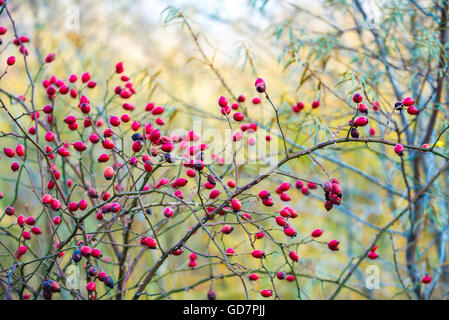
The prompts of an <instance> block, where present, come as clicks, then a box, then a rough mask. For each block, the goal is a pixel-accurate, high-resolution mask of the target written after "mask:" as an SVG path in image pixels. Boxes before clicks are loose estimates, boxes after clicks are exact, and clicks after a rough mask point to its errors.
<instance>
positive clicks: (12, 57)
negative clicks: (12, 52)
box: [6, 56, 16, 66]
mask: <svg viewBox="0 0 449 320" xmlns="http://www.w3.org/2000/svg"><path fill="white" fill-rule="evenodd" d="M6 63H7V64H8V66H12V65H14V64H15V63H16V57H14V56H11V57H9V58H8V59H6Z"/></svg>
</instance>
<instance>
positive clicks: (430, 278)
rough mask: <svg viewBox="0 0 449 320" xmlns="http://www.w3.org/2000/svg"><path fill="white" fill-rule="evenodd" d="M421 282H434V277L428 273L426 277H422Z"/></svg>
mask: <svg viewBox="0 0 449 320" xmlns="http://www.w3.org/2000/svg"><path fill="white" fill-rule="evenodd" d="M421 282H422V283H424V284H429V283H431V282H432V277H431V276H429V275H428V274H426V275H425V276H424V277H422V279H421Z"/></svg>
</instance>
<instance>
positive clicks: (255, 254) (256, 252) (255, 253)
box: [251, 249, 265, 259]
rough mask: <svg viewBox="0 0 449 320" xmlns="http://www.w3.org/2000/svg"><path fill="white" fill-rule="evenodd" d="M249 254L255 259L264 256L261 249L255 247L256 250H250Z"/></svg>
mask: <svg viewBox="0 0 449 320" xmlns="http://www.w3.org/2000/svg"><path fill="white" fill-rule="evenodd" d="M251 255H252V256H253V257H254V258H256V259H260V258H262V257H263V256H265V253H264V252H263V251H262V250H258V249H256V250H253V252H251Z"/></svg>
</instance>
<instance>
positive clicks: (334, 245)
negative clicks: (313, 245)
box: [327, 240, 340, 251]
mask: <svg viewBox="0 0 449 320" xmlns="http://www.w3.org/2000/svg"><path fill="white" fill-rule="evenodd" d="M339 244H340V242H338V241H337V240H331V241H329V242H328V243H327V246H328V247H329V249H331V250H332V251H338V249H339V248H338V245H339Z"/></svg>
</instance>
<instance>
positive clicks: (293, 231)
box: [284, 227, 297, 238]
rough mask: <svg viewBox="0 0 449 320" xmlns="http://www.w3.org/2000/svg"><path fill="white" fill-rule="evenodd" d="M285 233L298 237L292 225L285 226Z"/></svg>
mask: <svg viewBox="0 0 449 320" xmlns="http://www.w3.org/2000/svg"><path fill="white" fill-rule="evenodd" d="M284 233H285V235H286V236H288V237H291V238H294V237H296V234H297V233H296V231H295V229H293V228H291V227H287V228H284Z"/></svg>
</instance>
